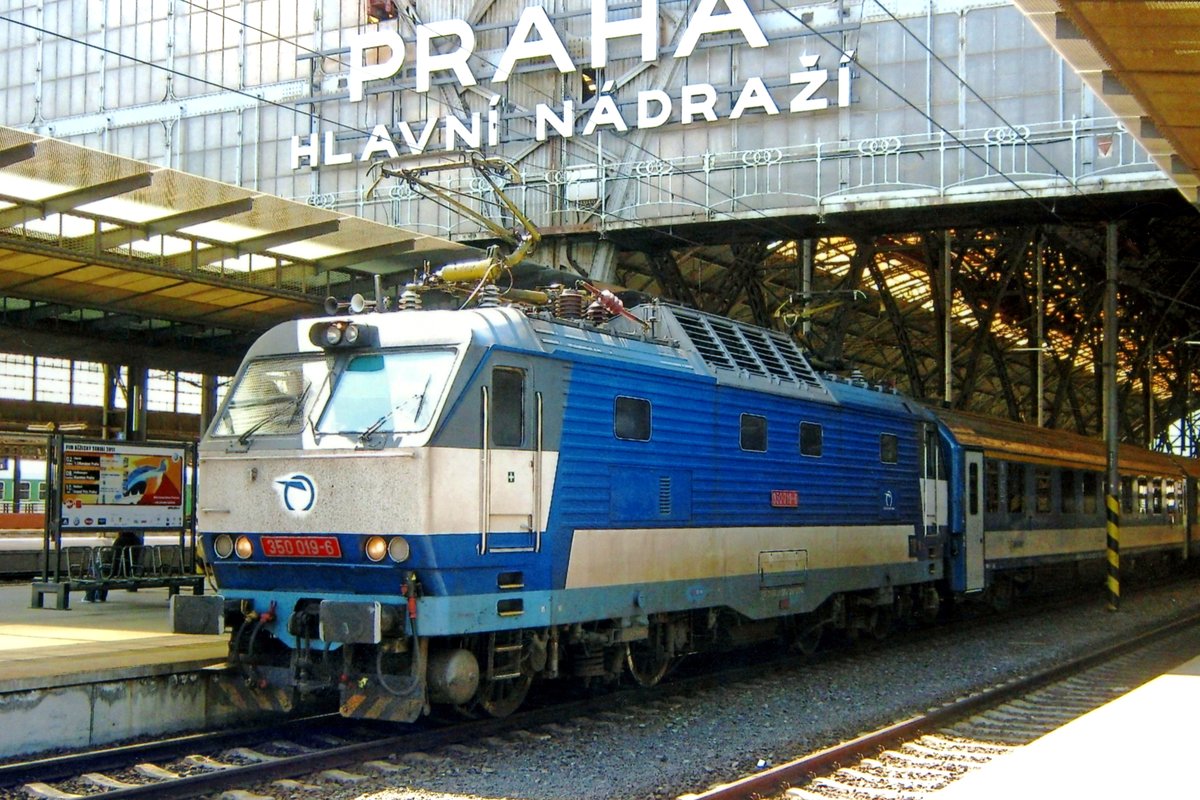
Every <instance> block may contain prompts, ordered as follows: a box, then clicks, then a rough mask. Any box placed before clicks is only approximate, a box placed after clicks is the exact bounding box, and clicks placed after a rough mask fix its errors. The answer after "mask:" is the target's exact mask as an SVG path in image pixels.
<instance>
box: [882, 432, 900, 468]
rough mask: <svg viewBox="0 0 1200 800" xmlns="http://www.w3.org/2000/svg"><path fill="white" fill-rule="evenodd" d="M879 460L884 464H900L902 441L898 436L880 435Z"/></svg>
mask: <svg viewBox="0 0 1200 800" xmlns="http://www.w3.org/2000/svg"><path fill="white" fill-rule="evenodd" d="M879 460H880V461H882V462H883V463H884V464H899V463H900V439H899V437H897V436H896V434H894V433H881V434H879Z"/></svg>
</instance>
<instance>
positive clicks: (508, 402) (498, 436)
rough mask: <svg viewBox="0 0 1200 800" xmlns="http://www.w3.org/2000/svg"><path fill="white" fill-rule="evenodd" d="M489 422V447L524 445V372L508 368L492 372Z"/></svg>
mask: <svg viewBox="0 0 1200 800" xmlns="http://www.w3.org/2000/svg"><path fill="white" fill-rule="evenodd" d="M490 412H491V413H490V414H489V422H490V425H491V429H492V444H493V445H495V446H496V447H520V446H521V445H522V444H523V443H524V442H525V371H524V370H520V369H513V368H512V367H496V368H495V369H494V370H492V394H491V409H490Z"/></svg>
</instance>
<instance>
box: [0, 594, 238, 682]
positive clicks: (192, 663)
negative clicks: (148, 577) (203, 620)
mask: <svg viewBox="0 0 1200 800" xmlns="http://www.w3.org/2000/svg"><path fill="white" fill-rule="evenodd" d="M29 592H30V590H29V584H28V583H14V584H8V585H3V586H0V693H8V692H15V691H28V690H33V689H45V688H51V687H56V686H62V685H66V684H78V683H88V682H94V681H98V680H107V679H111V678H112V677H114V676H121V677H124V678H133V677H144V676H148V675H161V674H166V673H176V672H181V671H187V670H195V669H200V668H202V667H206V666H210V665H214V664H218V663H221V662H222V661H224V659H225V656H226V654H227V652H228V639H227V637H225V636H193V635H186V636H185V635H180V634H173V633H171V632H170V620H169V619H168V614H167V608H168V605H167V597H168V592H167V589H165V588H163V589H140V590H138V591H137V592H127V591H123V590H111V591H109V593H108V600H107V602H104V603H85V602H83V596H82V592H81V593H79V596H78V597H77V598H76V601H75V602H73V603H72V604H71V608H70V610H57V609H54V608H30V602H29Z"/></svg>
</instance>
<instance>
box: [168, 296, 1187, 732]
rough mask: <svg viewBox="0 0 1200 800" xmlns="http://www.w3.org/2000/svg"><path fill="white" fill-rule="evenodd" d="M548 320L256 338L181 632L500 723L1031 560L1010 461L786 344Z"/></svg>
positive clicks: (211, 462) (374, 699) (208, 463)
mask: <svg viewBox="0 0 1200 800" xmlns="http://www.w3.org/2000/svg"><path fill="white" fill-rule="evenodd" d="M558 301H559V302H558V303H556V306H555V308H556V311H555V312H551V311H538V310H530V309H520V308H517V307H513V306H510V307H492V308H475V309H470V310H458V311H434V310H426V311H419V310H410V311H403V312H396V313H368V314H361V313H360V314H349V315H339V314H334V315H331V316H329V317H326V318H321V319H315V320H300V321H295V322H289V323H284V324H281V325H278V326H276V327H275V328H273V329H271V330H270V331H269V332H267V333H266V334H265V335H264V336H263V337H262V338H261V339H259V341H258V342H256V343H255V344H254V345H253V347H252V348H251V349H250V351H249V352H248V354H247V356H246V358H245V361H244V363H243V365H242V367H241V368H240V370H239V372H238V374H237V376H236V377H235V379H234V382H233V384H232V385H231V387H230V390H229V392H228V395H227V397H226V399H225V401H224V403H223V405H222V408H221V410H220V411H219V413H218V415H217V417H216V419H215V420H214V422H213V424H212V426H211V428H210V429H209V431H208V432H207V434H206V435H205V437H204V439H203V441H202V442H201V445H200V460H199V486H200V496H201V502H200V503H199V506H198V528H199V532H200V535H201V537H202V541H203V546H204V549H205V552H206V553H207V554H208V556H209V561H210V563H211V566H212V569H213V572H214V575H215V579H216V581H217V583H218V585H219V588H220V594H219V595H218V596H215V597H188V596H179V597H176V598H173V601H172V602H173V606H172V615H173V618H174V619H175V627H176V630H180V631H188V632H198V631H216V630H220V629H222V627H223V625H224V623H225V622H226V617H228V622H229V624H230V629H231V631H232V637H231V644H230V658H231V661H232V662H233V663H235V664H237V665H239V666H240V668H241V669H242V670H243V671H244V672H245V675H246V677H247V678H249V679H250V680H247V681H243V682H239V683H238V684H237V687H240V688H232V689H231V690H233V691H243V692H245V693H246V694H247V697H246V698H245V699H246V700H248V701H251V702H257V703H259V704H260V705H263V706H270V707H275V708H287V707H288V706H289V705H290V704H291V703H292V702H293V700H294V699H295V698H296V697H297V696H300V695H304V694H308V693H322V692H337V693H338V694H339V696H340V702H341V710H342V713H343V714H344V715H347V716H358V717H371V718H382V719H390V720H397V721H413V720H415V719H417V718H418V717H419V716H421V715H422V714H424V713H428V711H429V710H430V709H431V707H433V706H435V705H447V706H453V707H456V708H458V709H460V710H463V711H466V712H477V711H478V712H483V713H486V714H491V715H504V714H507V713H510V712H511V711H513V710H514V709H515V708H516V707H517V706H518V705H519V704H520V703H521V702H522V701H523V699H524V698H525V696H526V695H527V693H528V691H529V690H530V687H531V685H532V683H533V682H534V681H535V680H538V679H552V678H572V679H578V680H585V681H593V680H599V681H609V680H615V679H617V678H618V677H619V676H621V675H623V674H625V675H630V676H632V678H633V679H634V680H636V681H637V682H639V683H641V684H644V685H649V684H653V683H655V682H656V681H658V680H659V679H661V678H662V677H663V676H664V675H665V674H666V672H667V671H668V670H669V669H670V667H671V666H672V664H674V663H675V662H676V661H677V660H678V659H679V658H680V657H681V656H683V655H685V654H688V653H692V652H696V651H702V650H708V649H714V648H725V647H733V646H738V645H741V644H745V643H750V642H755V641H763V640H772V639H774V640H779V641H782V642H785V643H787V644H789V645H791V646H793V647H796V648H798V649H801V650H808V649H810V648H812V647H814V646H815V645H816V643H817V640H818V639H819V638H820V636H821V635H822V633H823V632H824V631H827V630H830V629H838V630H841V631H843V632H845V633H847V634H848V635H852V636H854V635H868V636H869V635H879V634H882V633H883V632H885V631H886V629H887V628H888V626H889V625H890V624H891V623H892V622H893V621H894V620H896V619H907V618H914V617H915V618H926V619H928V618H932V617H934V616H935V615H936V614H937V613H938V611H939V607H940V606H941V605H942V604H943V603H944V602H945V601H946V599H947V598H951V597H954V596H960V595H962V594H965V593H972V592H983V591H984V590H985V589H986V588H987V587H988V585H989V582H990V581H991V577H992V576H993V575H999V574H1001V573H1005V574H1015V570H1016V569H1017V568H1018V567H1025V566H1027V565H1026V564H1025V563H1024V562H1020V563H1017V562H1011V561H1006V560H1004V557H1007V556H1006V554H1002V553H999V552H998V551H997V553H995V554H994V555H995V556H996V557H995V558H993V559H991V560H990V561H989V555H988V553H987V552H986V550H985V535H984V521H985V507H984V502H983V499H981V498H983V493H984V492H985V491H987V488H986V485H985V484H986V481H985V478H986V475H985V471H986V470H985V467H984V460H985V457H986V458H987V459H988V462H989V463H991V462H993V461H994V462H996V463H1000V462H1001V461H1003V460H1004V459H1006V458H1007V459H1009V460H1010V461H1011V460H1013V459H1016V458H1021V457H1022V456H1021V455H1020V454H1019V453H1013V452H1010V453H1007V454H1006V453H1001V452H998V451H996V450H995V449H994V448H995V443H994V442H992V443H991V444H989V442H991V440H987V441H985V439H986V437H982V436H978V437H976V440H972V439H970V437H969V436H966V434H968V433H969V431H968V429H967V426H965V425H963V424H958V425H957V428H956V430H957V432H958V436H965V443H964V442H963V441H960V440H959V438H958V436H956V432H955V431H954V430H952V429H951V426H948V425H947V424H946V423H945V422H943V421H942V420H940V419H939V418H938V416H937V415H936V414H935V413H934V412H933V411H931V410H929V409H927V408H925V407H924V406H922V405H920V404H918V403H916V402H914V401H912V400H910V399H907V398H905V397H903V396H900V395H899V394H897V393H896V392H895V391H894V390H891V389H887V388H884V387H880V386H874V385H870V384H868V383H867V382H866V381H864V380H861V379H860V378H850V379H835V378H833V377H832V376H827V375H820V374H818V373H817V372H816V371H815V370H814V369H813V368H812V366H811V365H810V363H809V362H808V360H807V359H806V358H805V356H804V354H803V353H802V352H801V350H800V349H799V348H798V347H797V346H796V344H795V342H794V341H793V340H792V339H791V338H789V337H787V336H785V335H783V334H780V333H776V332H772V331H767V330H764V329H761V328H757V327H753V326H749V325H744V324H741V323H737V322H733V321H730V320H728V319H724V318H720V317H716V316H712V315H708V314H704V313H701V312H697V311H694V310H690V309H685V308H680V307H675V306H670V305H665V304H657V303H656V304H646V305H642V306H638V307H636V308H634V309H632V311H624V310H621V309H617V310H620V311H621V313H620V314H619V315H617V316H614V317H612V318H611V319H608V320H606V321H603V322H602V323H599V324H597V323H596V322H595V321H588V320H585V319H582V318H581V317H582V316H583V315H582V314H581V313H580V310H581V308H582V306H581V305H580V302H579V298H578V297H576V296H575V295H574V293H573V292H572V291H571V290H563V292H562V294H561V295H560V296H559V298H558ZM611 305H612V304H611V303H610V307H611ZM960 423H961V421H960ZM989 447H991V448H993V449H991V450H989V449H988V448H989ZM987 469H990V467H989V468H987ZM988 474H990V473H988ZM1014 491H1015V490H1014ZM1081 502H1082V501H1081ZM989 508H990V506H989ZM1181 525H1182V523H1181V522H1180V521H1178V520H1175V521H1172V524H1171V526H1168V527H1169V528H1170V530H1171V531H1172V532H1177V531H1178V530H1180V529H1181ZM1172 537H1174V538H1172ZM1155 541H1156V542H1158V543H1159V544H1160V545H1162V546H1165V547H1168V548H1173V549H1174V550H1179V548H1180V547H1181V544H1180V541H1181V539H1180V537H1179V536H1176V535H1175V533H1169V534H1168V535H1165V536H1164V537H1160V538H1159V539H1156V540H1155ZM1163 543H1165V544H1163ZM1041 546H1042V545H1039V547H1041ZM1049 547H1050V549H1051V550H1052V549H1053V545H1049ZM1087 548H1091V549H1092V550H1094V549H1095V548H1094V547H1093V544H1092V542H1091V540H1090V539H1088V540H1087V541H1086V542H1084V549H1087ZM1174 550H1172V552H1174ZM1039 552H1040V551H1039ZM1080 552H1082V551H1079V552H1076V551H1072V553H1070V554H1068V555H1064V554H1059V555H1063V557H1064V558H1068V559H1077V558H1080V557H1081V556H1080ZM1099 552H1102V546H1101V549H1100V551H1099ZM1088 553H1089V554H1090V555H1099V553H1098V552H1091V550H1089V551H1088ZM1047 555H1053V553H1050V552H1042V556H1043V557H1045V556H1047ZM1002 556H1003V557H1002Z"/></svg>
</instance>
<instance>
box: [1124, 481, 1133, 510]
mask: <svg viewBox="0 0 1200 800" xmlns="http://www.w3.org/2000/svg"><path fill="white" fill-rule="evenodd" d="M1121 513H1122V514H1132V513H1133V478H1121Z"/></svg>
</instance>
